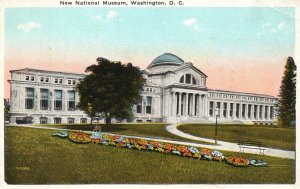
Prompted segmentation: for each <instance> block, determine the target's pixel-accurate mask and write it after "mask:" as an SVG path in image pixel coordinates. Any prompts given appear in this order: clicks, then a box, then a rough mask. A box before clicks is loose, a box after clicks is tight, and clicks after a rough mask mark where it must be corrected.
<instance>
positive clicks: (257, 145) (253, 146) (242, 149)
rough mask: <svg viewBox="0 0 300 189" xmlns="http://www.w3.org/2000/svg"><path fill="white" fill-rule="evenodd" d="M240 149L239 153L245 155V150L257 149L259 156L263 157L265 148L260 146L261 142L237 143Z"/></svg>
mask: <svg viewBox="0 0 300 189" xmlns="http://www.w3.org/2000/svg"><path fill="white" fill-rule="evenodd" d="M237 144H238V145H239V147H240V152H243V153H245V148H249V149H258V150H259V155H264V152H265V150H266V148H264V146H263V145H262V143H261V142H256V141H239V142H238V143H237Z"/></svg>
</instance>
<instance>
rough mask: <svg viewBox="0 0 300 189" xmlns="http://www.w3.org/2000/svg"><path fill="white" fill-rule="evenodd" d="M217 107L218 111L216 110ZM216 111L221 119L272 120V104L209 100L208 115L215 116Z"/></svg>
mask: <svg viewBox="0 0 300 189" xmlns="http://www.w3.org/2000/svg"><path fill="white" fill-rule="evenodd" d="M216 108H218V110H219V111H216ZM217 112H218V114H219V116H218V117H220V118H223V119H240V120H273V119H274V106H272V105H264V104H253V103H240V102H218V101H209V116H210V117H216V113H217Z"/></svg>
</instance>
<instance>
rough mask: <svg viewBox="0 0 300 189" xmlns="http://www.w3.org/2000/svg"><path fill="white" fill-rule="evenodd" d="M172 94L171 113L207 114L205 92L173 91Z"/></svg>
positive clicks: (187, 114)
mask: <svg viewBox="0 0 300 189" xmlns="http://www.w3.org/2000/svg"><path fill="white" fill-rule="evenodd" d="M171 96H172V97H171V99H172V111H171V115H173V116H174V115H177V116H190V117H199V116H205V115H206V114H207V110H206V107H207V106H206V104H207V100H206V95H205V94H199V93H187V92H173V93H171Z"/></svg>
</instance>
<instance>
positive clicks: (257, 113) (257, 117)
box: [256, 105, 260, 120]
mask: <svg viewBox="0 0 300 189" xmlns="http://www.w3.org/2000/svg"><path fill="white" fill-rule="evenodd" d="M259 109H260V107H259V105H257V106H256V120H259Z"/></svg>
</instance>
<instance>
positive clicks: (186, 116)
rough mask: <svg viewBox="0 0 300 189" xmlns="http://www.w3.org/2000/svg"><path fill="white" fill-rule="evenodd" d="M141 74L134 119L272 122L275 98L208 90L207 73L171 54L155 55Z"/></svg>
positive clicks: (145, 120) (173, 121)
mask: <svg viewBox="0 0 300 189" xmlns="http://www.w3.org/2000/svg"><path fill="white" fill-rule="evenodd" d="M143 74H144V77H145V78H146V79H147V85H146V86H145V87H144V89H143V91H142V94H141V95H142V101H141V102H140V104H138V105H137V106H135V107H134V110H133V111H134V113H135V121H136V122H168V123H179V122H210V121H214V120H215V117H216V116H218V117H219V120H220V121H222V122H258V123H271V122H273V121H274V118H275V116H274V115H275V113H274V106H275V103H276V101H277V99H276V98H275V97H273V96H269V95H261V94H252V93H241V92H234V91H225V90H224V91H222V90H213V89H208V88H207V87H206V79H207V75H205V74H204V73H203V72H202V71H201V70H199V69H198V68H196V67H195V66H193V64H192V63H190V62H185V61H184V60H182V59H181V58H179V57H178V56H176V55H174V54H171V53H165V54H162V55H160V56H158V57H156V58H155V59H154V60H153V61H152V62H151V63H150V64H149V66H148V67H147V69H146V70H143Z"/></svg>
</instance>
